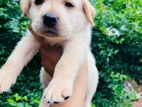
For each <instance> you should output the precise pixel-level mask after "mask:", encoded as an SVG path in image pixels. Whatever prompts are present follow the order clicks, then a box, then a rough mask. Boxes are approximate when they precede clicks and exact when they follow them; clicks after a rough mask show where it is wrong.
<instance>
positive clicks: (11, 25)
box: [0, 0, 142, 107]
mask: <svg viewBox="0 0 142 107" xmlns="http://www.w3.org/2000/svg"><path fill="white" fill-rule="evenodd" d="M92 3H94V6H95V7H96V10H97V16H96V18H95V22H96V26H95V27H94V28H93V33H92V45H91V46H92V52H93V53H94V56H95V57H96V60H97V67H98V69H99V73H100V82H99V87H98V90H97V94H96V95H95V97H94V100H93V102H94V103H95V105H96V107H120V106H121V107H130V106H131V105H130V101H131V100H132V99H133V98H132V96H133V97H134V96H135V95H134V92H130V93H127V92H126V91H125V89H124V86H123V84H124V81H126V80H128V79H129V78H132V79H135V80H136V81H137V82H138V83H141V80H142V76H141V75H142V66H141V65H142V54H141V53H142V42H141V41H142V37H141V35H142V17H141V14H142V10H141V7H142V3H141V1H140V0H93V1H92ZM28 23H29V22H28V21H27V19H26V18H24V17H23V15H21V11H20V8H19V4H18V0H0V65H2V64H4V62H5V61H6V59H7V57H8V56H9V54H10V53H11V51H12V50H13V48H14V46H15V45H16V43H17V42H18V41H19V40H20V38H21V37H22V36H23V35H24V33H25V30H26V28H27V25H28ZM39 62H40V61H39V57H38V56H36V57H35V58H34V59H33V61H32V62H31V63H30V64H29V65H28V66H27V67H26V68H25V69H24V72H23V73H22V75H21V76H20V77H19V78H18V81H17V83H16V84H15V85H14V87H13V88H12V89H11V90H10V91H9V92H8V93H4V94H2V95H0V106H1V107H37V105H38V103H39V99H40V97H41V90H40V88H39V87H40V84H39V77H38V75H39V69H40V66H37V65H40V64H39ZM31 75H32V76H31ZM17 93H18V94H17ZM92 106H94V105H92Z"/></svg>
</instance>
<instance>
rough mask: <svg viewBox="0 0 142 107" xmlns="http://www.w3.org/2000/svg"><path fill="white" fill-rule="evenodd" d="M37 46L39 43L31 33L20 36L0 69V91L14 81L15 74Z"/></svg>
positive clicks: (29, 58) (28, 59) (5, 89)
mask: <svg viewBox="0 0 142 107" xmlns="http://www.w3.org/2000/svg"><path fill="white" fill-rule="evenodd" d="M39 47H40V44H39V43H38V41H37V40H36V39H35V38H34V36H32V35H31V34H28V35H27V36H25V37H23V38H22V40H21V41H20V42H19V43H18V45H17V46H16V48H15V49H14V51H13V52H12V54H11V55H10V57H9V58H8V60H7V62H6V63H5V64H4V66H3V67H2V68H1V69H0V93H2V92H4V91H7V90H8V89H9V88H10V87H11V85H12V84H14V83H15V82H16V79H17V76H18V75H19V74H20V72H21V71H22V69H23V67H24V66H25V65H26V64H27V63H28V62H29V61H30V60H31V59H32V57H33V56H34V55H35V54H36V52H37V50H38V48H39Z"/></svg>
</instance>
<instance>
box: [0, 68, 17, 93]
mask: <svg viewBox="0 0 142 107" xmlns="http://www.w3.org/2000/svg"><path fill="white" fill-rule="evenodd" d="M15 81H16V78H15V77H14V76H12V74H10V73H9V74H8V73H7V72H6V71H1V70H0V93H3V92H5V91H8V90H9V89H10V87H11V86H12V85H13V84H14V83H15Z"/></svg>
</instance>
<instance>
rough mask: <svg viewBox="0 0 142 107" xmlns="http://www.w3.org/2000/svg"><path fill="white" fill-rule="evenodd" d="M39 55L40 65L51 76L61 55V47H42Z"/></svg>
mask: <svg viewBox="0 0 142 107" xmlns="http://www.w3.org/2000/svg"><path fill="white" fill-rule="evenodd" d="M39 53H40V56H41V65H42V66H43V67H44V69H45V70H46V72H47V73H48V74H50V75H51V76H53V73H54V69H55V66H56V64H57V63H58V61H59V59H60V57H61V55H62V53H63V49H62V47H61V46H49V45H44V46H41V48H40V50H39Z"/></svg>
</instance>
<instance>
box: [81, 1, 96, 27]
mask: <svg viewBox="0 0 142 107" xmlns="http://www.w3.org/2000/svg"><path fill="white" fill-rule="evenodd" d="M83 11H84V13H85V15H86V18H87V20H88V21H89V23H90V24H92V25H94V21H93V18H94V16H95V15H96V12H95V8H94V7H93V6H92V5H91V4H90V2H89V0H83Z"/></svg>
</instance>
